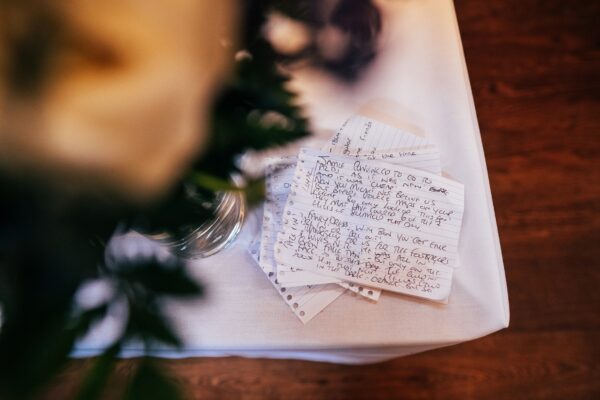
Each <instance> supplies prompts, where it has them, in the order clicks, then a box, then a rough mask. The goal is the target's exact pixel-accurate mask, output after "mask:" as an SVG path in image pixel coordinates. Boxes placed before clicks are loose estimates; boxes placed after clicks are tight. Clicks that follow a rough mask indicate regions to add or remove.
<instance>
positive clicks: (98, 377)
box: [75, 342, 121, 400]
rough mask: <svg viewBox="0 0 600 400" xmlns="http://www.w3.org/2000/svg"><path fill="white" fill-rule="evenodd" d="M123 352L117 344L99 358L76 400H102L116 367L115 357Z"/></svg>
mask: <svg viewBox="0 0 600 400" xmlns="http://www.w3.org/2000/svg"><path fill="white" fill-rule="evenodd" d="M120 350H121V343H120V342H116V343H115V344H113V345H112V346H110V347H109V348H108V349H106V350H105V351H104V353H102V355H101V356H99V357H97V358H96V360H95V362H94V366H93V367H92V369H91V370H90V371H89V372H88V373H87V375H86V377H85V379H84V381H83V383H82V385H81V387H80V388H79V393H78V394H77V396H76V398H75V399H76V400H94V399H98V398H100V396H101V395H102V393H103V391H104V390H105V389H106V384H107V382H108V378H109V377H110V375H111V373H112V371H113V367H114V365H115V357H116V356H117V354H119V351H120Z"/></svg>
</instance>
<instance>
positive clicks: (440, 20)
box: [74, 0, 509, 363]
mask: <svg viewBox="0 0 600 400" xmlns="http://www.w3.org/2000/svg"><path fill="white" fill-rule="evenodd" d="M380 4H381V7H382V10H383V13H384V32H383V34H382V37H381V39H382V44H381V51H380V53H379V57H378V58H377V59H376V61H375V62H374V64H373V65H372V67H371V68H370V69H369V70H368V71H367V73H366V75H365V76H364V77H363V79H361V80H360V82H359V83H358V84H356V85H354V86H351V87H348V86H346V85H344V84H342V83H341V82H336V81H335V80H332V79H331V78H330V77H327V76H326V75H324V74H322V73H320V72H317V71H310V70H303V71H297V72H296V73H295V80H294V82H293V85H294V87H295V88H297V89H298V90H300V91H301V93H302V101H303V103H305V104H306V107H307V111H308V114H309V115H310V117H311V119H312V121H313V124H314V128H315V130H316V131H319V132H332V131H333V130H335V129H336V128H337V127H338V126H340V124H341V123H342V122H343V121H344V120H345V119H346V118H347V117H348V116H350V115H351V114H352V113H355V112H358V111H360V112H362V113H365V114H367V115H371V116H374V117H376V118H378V119H381V120H383V121H384V122H389V123H392V124H396V125H403V126H405V127H408V128H409V129H410V130H412V131H415V130H416V131H417V132H421V133H423V134H426V135H427V136H428V137H430V138H432V140H433V141H434V142H435V143H436V144H437V145H438V147H439V148H440V151H441V157H442V168H443V170H444V171H445V173H446V175H447V176H449V177H451V178H452V179H455V180H458V181H460V182H462V183H464V184H465V214H464V222H463V228H462V235H461V239H460V246H459V247H460V248H459V252H460V262H461V266H460V267H459V268H458V269H457V270H456V271H455V275H454V280H453V287H452V293H451V295H450V299H449V303H448V304H446V305H443V304H436V303H433V302H428V301H425V300H419V299H415V298H411V297H407V296H402V295H398V294H392V293H388V292H386V293H384V294H383V295H382V296H381V299H380V301H379V302H378V303H377V304H375V303H372V302H369V301H365V300H364V299H363V298H360V297H357V296H354V295H350V294H344V295H343V296H342V297H341V298H339V299H338V300H336V301H335V302H334V303H333V304H332V305H330V306H329V307H328V308H326V309H325V310H324V312H322V313H321V314H319V315H318V316H317V317H315V318H314V319H313V320H312V321H310V322H309V323H308V324H307V325H303V324H302V323H301V322H300V321H299V320H298V319H297V318H296V316H294V314H292V313H291V312H290V310H289V309H288V306H287V305H286V304H285V303H284V302H283V301H282V299H281V298H280V297H279V295H278V294H277V293H276V292H275V290H274V289H273V287H272V286H271V284H270V283H269V281H268V280H267V279H266V278H265V276H264V274H263V272H262V271H261V270H260V269H259V268H258V267H257V266H256V265H255V264H254V262H253V261H252V259H251V258H250V256H249V254H248V253H247V251H246V247H247V245H248V243H249V242H250V241H251V240H252V239H253V238H254V237H257V235H259V234H260V224H259V221H258V218H256V216H251V217H250V218H249V219H248V222H247V223H246V225H245V228H244V230H243V232H242V234H241V236H240V238H239V239H238V241H237V242H236V244H235V245H234V246H233V247H231V248H229V249H228V250H226V251H224V252H222V253H220V254H218V255H216V256H213V257H211V258H208V259H204V260H198V261H194V262H193V263H192V265H191V266H190V269H191V272H192V274H194V275H195V276H197V277H198V279H200V280H201V281H202V282H203V283H204V284H205V285H206V286H207V287H208V294H207V296H206V297H205V298H203V299H199V300H194V301H186V302H178V303H172V304H169V305H168V307H169V310H170V315H171V316H172V318H173V321H174V323H175V324H176V326H177V327H178V330H179V332H180V334H181V335H182V337H183V338H184V341H185V349H184V351H183V352H177V353H175V352H172V351H169V350H164V351H161V350H159V349H157V350H156V352H155V354H157V355H160V356H165V357H188V356H225V355H240V356H247V357H270V358H300V359H308V360H321V361H332V362H342V363H367V362H374V361H381V360H385V359H389V358H393V357H398V356H402V355H407V354H412V353H416V352H420V351H424V350H428V349H433V348H437V347H442V346H448V345H451V344H455V343H459V342H464V341H467V340H472V339H475V338H478V337H481V336H484V335H487V334H489V333H491V332H494V331H497V330H499V329H502V328H504V327H506V326H508V320H509V309H508V297H507V291H506V282H505V277H504V267H503V264H502V256H501V252H500V245H499V240H498V233H497V228H496V221H495V217H494V210H493V206H492V199H491V195H490V189H489V182H488V177H487V171H486V166H485V159H484V154H483V149H482V146H481V138H480V134H479V128H478V125H477V118H476V115H475V109H474V106H473V99H472V94H471V89H470V86H469V80H468V75H467V70H466V67H465V61H464V57H463V52H462V47H461V42H460V36H459V32H458V27H457V22H456V16H455V14H454V8H453V4H452V2H451V1H450V0H408V1H387V2H380ZM118 325H119V324H118V322H115V321H114V318H113V320H111V318H109V319H108V320H107V321H105V322H104V323H103V324H101V325H100V326H98V327H97V329H96V330H95V331H94V332H92V334H90V335H89V336H88V337H87V338H86V339H84V340H83V341H82V342H81V343H79V345H78V348H77V350H76V351H75V353H74V355H75V356H86V355H92V354H97V353H98V352H99V351H100V350H101V349H102V348H103V347H104V346H105V345H106V344H107V343H108V341H109V340H110V338H111V336H112V334H113V333H114V330H115V329H117V327H118ZM140 352H141V350H140V349H139V348H138V347H136V346H135V345H133V344H132V345H131V346H129V347H127V348H126V349H125V350H124V352H123V355H124V356H134V355H138V354H140Z"/></svg>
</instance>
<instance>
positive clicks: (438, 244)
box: [249, 116, 464, 323]
mask: <svg viewBox="0 0 600 400" xmlns="http://www.w3.org/2000/svg"><path fill="white" fill-rule="evenodd" d="M266 184H267V191H266V200H265V206H264V214H263V215H264V217H263V226H262V236H261V240H260V243H258V242H255V243H252V244H251V246H250V249H249V250H250V252H251V254H253V255H254V256H255V259H256V261H257V263H258V264H259V265H260V267H261V268H262V270H263V271H264V272H265V274H266V275H267V276H268V277H269V279H270V280H271V282H272V283H273V285H274V286H275V287H276V289H277V290H278V292H279V293H280V294H281V296H282V297H283V299H284V301H286V302H287V304H288V305H289V306H290V308H291V309H292V311H293V312H294V313H295V314H296V315H297V316H298V318H300V320H301V321H302V322H304V323H306V322H308V321H309V320H310V319H311V318H313V317H314V316H315V315H317V314H318V313H319V312H321V311H322V310H323V309H324V308H325V307H327V306H328V305H329V304H331V303H332V302H333V301H334V300H335V299H336V298H338V297H339V296H340V295H342V294H343V293H344V292H345V291H346V290H351V291H352V292H354V293H355V294H356V295H359V296H363V297H364V298H365V299H367V300H370V301H373V302H376V301H377V300H378V299H379V296H380V294H381V291H382V290H387V291H390V292H396V293H402V294H406V295H411V296H416V297H420V298H424V299H429V300H432V301H436V302H442V303H443V302H446V301H447V299H448V296H449V295H450V289H451V286H452V272H453V270H454V268H456V267H457V266H458V240H459V236H460V228H461V223H462V216H463V206H464V191H463V185H462V184H460V183H458V182H455V181H452V180H450V179H447V178H444V177H442V176H441V168H440V155H439V152H438V150H437V149H436V147H435V145H434V144H433V143H431V142H430V141H428V140H427V139H425V138H423V137H420V136H416V135H413V134H411V133H408V132H405V131H402V130H400V129H397V128H394V127H391V126H388V125H385V124H383V123H380V122H378V121H375V120H371V119H368V118H366V117H363V116H354V117H352V118H350V119H349V120H348V121H347V122H346V123H345V124H344V125H343V126H342V127H341V128H340V129H339V131H338V132H337V133H336V134H335V135H334V137H333V138H332V139H331V140H330V141H329V142H328V143H327V144H326V146H324V148H323V149H321V150H316V149H307V148H304V149H301V150H300V153H299V154H298V155H297V157H282V158H272V159H269V160H268V164H267V169H266Z"/></svg>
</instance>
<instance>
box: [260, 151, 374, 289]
mask: <svg viewBox="0 0 600 400" xmlns="http://www.w3.org/2000/svg"><path fill="white" fill-rule="evenodd" d="M296 162H297V158H296V157H277V158H271V159H269V160H267V167H266V175H267V179H266V198H265V205H264V212H263V227H262V237H261V245H260V261H258V262H259V265H260V266H261V268H262V269H263V271H265V272H266V273H272V272H275V273H276V277H277V280H278V282H279V283H281V284H282V285H285V286H286V287H288V288H290V287H298V286H306V285H322V284H327V283H337V284H339V285H340V286H342V287H344V288H346V289H348V290H350V291H352V292H354V293H357V294H359V295H361V296H363V297H366V298H368V299H370V300H374V301H377V300H378V299H379V296H380V294H381V290H378V289H374V288H370V287H365V286H364V285H363V286H361V285H354V284H350V283H346V282H343V281H342V280H341V279H338V278H333V277H330V276H325V275H320V274H316V273H314V272H312V271H304V270H300V269H297V268H293V267H289V266H287V265H284V264H280V263H279V264H278V263H277V262H276V261H275V259H274V256H273V254H274V244H275V240H276V237H277V233H278V232H279V231H280V230H281V228H282V215H283V209H284V206H285V203H286V200H287V197H288V195H289V193H290V188H291V184H292V179H293V177H294V171H295V168H296Z"/></svg>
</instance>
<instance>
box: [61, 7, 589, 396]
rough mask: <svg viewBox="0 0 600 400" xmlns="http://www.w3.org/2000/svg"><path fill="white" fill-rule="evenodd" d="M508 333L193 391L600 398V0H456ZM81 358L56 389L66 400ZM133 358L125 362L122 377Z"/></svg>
mask: <svg viewBox="0 0 600 400" xmlns="http://www.w3.org/2000/svg"><path fill="white" fill-rule="evenodd" d="M456 9H457V14H458V19H459V25H460V28H461V33H462V38H463V44H464V49H465V53H466V58H467V65H468V68H469V74H470V78H471V84H472V88H473V92H474V96H475V103H476V108H477V112H478V117H479V123H480V128H481V134H482V137H483V144H484V148H485V153H486V156H487V162H488V169H489V175H490V180H491V186H492V193H493V197H494V202H495V207H496V215H497V219H498V226H499V230H500V237H501V242H502V249H503V254H504V262H505V267H506V275H507V279H508V288H509V296H510V303H511V325H510V328H509V329H507V330H505V331H502V332H499V333H496V334H493V335H491V336H489V337H486V338H483V339H480V340H476V341H474V342H470V343H465V344H461V345H458V346H454V347H450V348H446V349H441V350H436V351H432V352H428V353H424V354H418V355H414V356H410V357H405V358H401V359H397V360H395V361H391V362H386V363H382V364H377V365H371V366H364V367H349V366H338V365H328V364H318V363H310V362H301V361H276V360H246V359H236V358H233V359H188V360H180V361H168V362H166V364H167V365H168V367H169V368H170V369H171V370H172V371H173V372H174V373H175V375H176V376H178V377H179V379H180V380H181V381H182V382H183V383H184V384H185V385H186V386H187V390H188V392H189V393H190V395H191V397H192V398H195V399H196V398H197V399H228V398H236V399H240V398H241V399H337V398H340V399H342V398H346V399H350V398H352V399H359V398H369V399H379V398H381V399H388V398H403V399H446V398H449V399H510V400H515V399H586V398H589V399H600V261H599V260H598V259H599V258H600V251H599V248H600V233H599V232H600V196H599V195H600V179H599V178H600V176H599V174H600V165H599V163H598V159H599V158H600V151H599V148H600V74H599V72H598V71H599V70H600V29H599V26H600V1H597V0H596V1H583V0H577V1H575V0H573V1H562V0H545V1H534V0H501V1H482V0H456ZM82 363H83V364H85V361H84V362H76V363H74V365H73V366H72V367H71V368H70V369H69V370H68V371H67V372H65V374H63V376H62V377H61V379H60V380H59V382H57V383H56V385H55V386H54V387H53V388H52V390H51V392H50V397H51V398H56V399H62V398H65V396H66V394H67V393H69V392H70V391H71V390H72V389H73V386H74V383H73V382H75V381H76V380H77V379H76V378H77V375H78V374H77V371H78V369H79V367H81V366H82V365H81V364H82ZM130 368H131V362H129V361H125V362H122V363H121V364H120V365H119V369H120V370H121V371H122V372H121V373H123V374H126V373H127V372H126V371H127V370H128V369H130Z"/></svg>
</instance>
